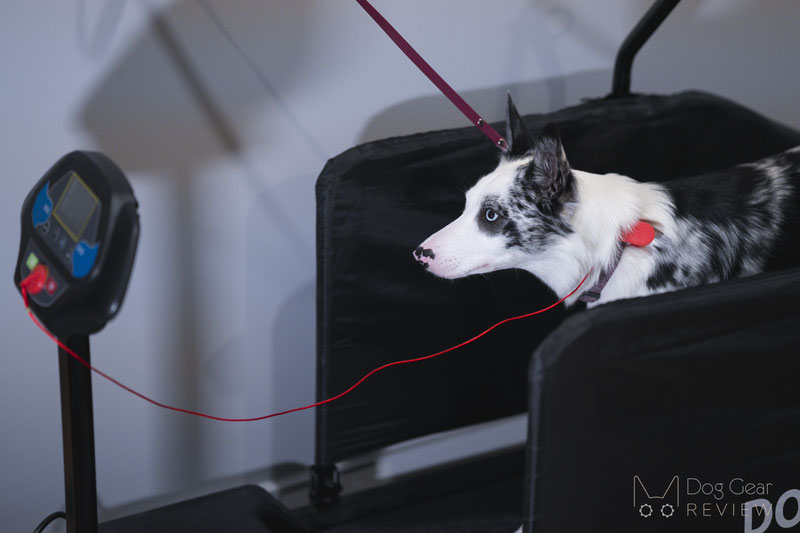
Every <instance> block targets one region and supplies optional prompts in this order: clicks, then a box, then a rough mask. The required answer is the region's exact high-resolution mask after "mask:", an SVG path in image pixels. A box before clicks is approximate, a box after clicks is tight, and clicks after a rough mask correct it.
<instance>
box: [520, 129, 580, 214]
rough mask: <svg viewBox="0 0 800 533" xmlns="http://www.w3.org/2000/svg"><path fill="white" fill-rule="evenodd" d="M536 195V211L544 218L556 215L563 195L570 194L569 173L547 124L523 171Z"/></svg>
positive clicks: (554, 131) (560, 147)
mask: <svg viewBox="0 0 800 533" xmlns="http://www.w3.org/2000/svg"><path fill="white" fill-rule="evenodd" d="M526 175H527V176H526V177H527V178H528V179H530V180H532V182H533V184H534V185H535V186H536V188H537V191H538V192H539V198H540V205H539V207H540V208H541V209H542V211H544V212H545V213H547V214H552V213H553V212H555V211H557V210H558V208H559V206H560V205H561V201H562V199H563V197H564V195H565V193H569V192H570V191H571V190H572V180H573V177H572V172H571V170H570V167H569V162H568V161H567V154H566V153H565V152H564V146H563V145H562V144H561V136H560V135H559V133H558V128H557V127H556V125H555V124H552V123H550V124H548V125H547V126H546V127H545V129H544V131H543V132H542V134H541V136H540V137H539V138H538V139H537V140H536V142H535V143H534V147H533V158H532V159H531V163H530V165H529V167H528V169H527V171H526Z"/></svg>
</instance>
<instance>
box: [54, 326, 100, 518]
mask: <svg viewBox="0 0 800 533" xmlns="http://www.w3.org/2000/svg"><path fill="white" fill-rule="evenodd" d="M64 344H66V345H67V346H69V347H70V348H71V349H72V350H74V351H75V353H77V354H78V355H80V356H81V357H83V358H84V359H85V360H86V362H87V363H88V362H90V358H89V337H88V336H86V335H81V336H76V337H70V338H69V339H67V340H66V341H65V342H64ZM58 368H59V375H60V379H61V427H62V432H63V436H64V494H65V497H66V507H67V508H66V514H67V533H97V483H96V474H95V459H94V411H93V409H92V377H91V371H90V370H89V369H88V368H86V367H85V366H83V365H82V364H81V363H79V362H78V361H76V360H75V359H74V358H73V357H72V356H71V355H69V354H68V353H67V352H66V351H64V350H63V349H62V348H59V349H58Z"/></svg>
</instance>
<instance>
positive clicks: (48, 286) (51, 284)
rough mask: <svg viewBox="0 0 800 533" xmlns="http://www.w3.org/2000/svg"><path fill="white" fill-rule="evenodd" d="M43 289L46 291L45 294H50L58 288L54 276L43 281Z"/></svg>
mask: <svg viewBox="0 0 800 533" xmlns="http://www.w3.org/2000/svg"><path fill="white" fill-rule="evenodd" d="M44 290H46V291H47V294H49V295H50V296H52V295H54V294H55V293H56V291H57V290H58V283H56V280H55V279H54V278H47V281H45V282H44Z"/></svg>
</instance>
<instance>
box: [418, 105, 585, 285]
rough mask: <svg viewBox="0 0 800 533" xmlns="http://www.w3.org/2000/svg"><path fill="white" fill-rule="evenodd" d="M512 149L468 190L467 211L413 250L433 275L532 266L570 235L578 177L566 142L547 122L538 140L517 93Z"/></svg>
mask: <svg viewBox="0 0 800 533" xmlns="http://www.w3.org/2000/svg"><path fill="white" fill-rule="evenodd" d="M506 141H507V142H508V151H507V152H506V153H505V154H504V155H503V156H502V157H501V160H500V164H499V165H498V166H497V168H496V169H495V170H494V171H492V172H491V173H490V174H488V175H486V176H484V177H483V178H481V179H480V181H478V183H476V184H475V186H474V187H472V189H470V190H469V191H468V192H467V195H466V204H465V207H464V212H463V213H462V214H461V216H460V217H458V218H457V219H456V220H454V221H453V222H451V223H450V224H448V225H447V226H445V227H444V228H442V229H441V230H439V231H437V232H436V233H434V234H433V235H431V236H430V237H428V238H427V239H426V240H425V241H424V242H423V243H422V244H421V245H420V246H418V247H417V249H416V250H414V257H415V259H416V260H417V261H418V262H419V263H420V264H422V265H423V266H424V267H425V268H427V269H428V270H429V271H430V272H431V273H432V274H435V275H437V276H440V277H443V278H449V279H453V278H460V277H464V276H468V275H470V274H480V273H485V272H492V271H495V270H501V269H505V268H526V269H528V270H531V271H534V273H535V270H536V269H535V268H531V264H532V263H536V262H547V255H548V253H549V252H550V251H551V250H552V248H553V247H554V246H556V245H557V244H558V242H559V241H561V240H563V239H564V238H565V236H566V235H568V234H569V233H571V232H572V228H571V227H570V225H569V223H568V221H567V220H568V215H569V211H570V209H571V207H570V206H571V204H572V202H573V200H574V198H575V179H574V177H573V175H572V172H571V171H570V166H569V163H568V162H567V157H566V154H565V153H564V148H563V147H562V145H561V139H560V137H559V134H558V131H557V129H556V127H555V126H554V125H552V124H551V125H549V126H547V127H546V128H545V130H544V132H543V133H542V135H541V136H540V137H539V138H538V139H533V137H532V136H531V135H530V133H529V132H528V130H527V128H526V127H525V124H524V122H523V121H522V118H521V117H520V115H519V113H518V112H517V109H516V108H515V107H514V103H513V102H512V101H511V96H510V95H509V97H508V104H507V112H506Z"/></svg>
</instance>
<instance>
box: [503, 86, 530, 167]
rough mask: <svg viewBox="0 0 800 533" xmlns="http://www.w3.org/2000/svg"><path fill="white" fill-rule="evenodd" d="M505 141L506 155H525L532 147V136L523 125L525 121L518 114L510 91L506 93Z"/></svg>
mask: <svg viewBox="0 0 800 533" xmlns="http://www.w3.org/2000/svg"><path fill="white" fill-rule="evenodd" d="M506 142H507V143H508V151H507V152H506V156H507V157H519V156H522V155H525V153H526V152H528V150H530V149H531V148H533V138H532V137H531V134H530V133H529V132H528V128H526V127H525V122H524V121H523V120H522V117H521V116H519V112H518V111H517V108H516V107H515V106H514V102H513V101H512V100H511V93H510V92H509V93H508V94H507V100H506Z"/></svg>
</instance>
